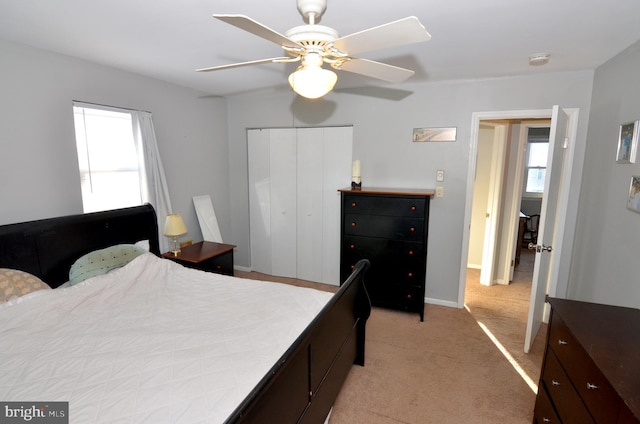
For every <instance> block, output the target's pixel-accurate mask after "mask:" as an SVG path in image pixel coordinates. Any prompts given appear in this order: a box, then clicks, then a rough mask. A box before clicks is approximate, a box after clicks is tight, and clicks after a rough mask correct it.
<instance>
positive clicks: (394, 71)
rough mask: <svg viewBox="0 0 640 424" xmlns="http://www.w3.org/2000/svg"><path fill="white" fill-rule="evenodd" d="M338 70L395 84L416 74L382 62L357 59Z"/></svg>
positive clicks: (345, 63)
mask: <svg viewBox="0 0 640 424" xmlns="http://www.w3.org/2000/svg"><path fill="white" fill-rule="evenodd" d="M338 69H340V70H341V71H347V72H353V73H354V74H360V75H365V76H368V77H372V78H377V79H380V80H383V81H387V82H395V83H398V82H402V81H404V80H406V79H408V78H409V77H411V76H412V75H413V74H415V72H414V71H412V70H411V69H405V68H399V67H397V66H393V65H388V64H386V63H382V62H374V61H372V60H367V59H357V58H351V59H350V60H347V61H345V62H344V63H343V64H342V66H340V67H339V68H338Z"/></svg>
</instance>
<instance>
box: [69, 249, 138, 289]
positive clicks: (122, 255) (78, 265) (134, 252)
mask: <svg viewBox="0 0 640 424" xmlns="http://www.w3.org/2000/svg"><path fill="white" fill-rule="evenodd" d="M143 253H146V251H145V250H144V249H142V248H141V247H138V246H135V245H133V244H117V245H115V246H111V247H107V248H106V249H100V250H94V251H93V252H91V253H87V254H86V255H84V256H82V257H80V258H79V259H78V260H77V261H75V263H74V264H73V265H71V269H70V270H69V284H71V285H74V284H78V283H80V282H82V281H84V280H86V279H87V278H91V277H95V276H96V275H102V274H106V273H107V272H109V271H111V270H114V269H116V268H120V267H123V266H125V265H126V264H128V263H129V262H131V261H132V260H133V259H135V258H137V257H138V256H140V255H142V254H143Z"/></svg>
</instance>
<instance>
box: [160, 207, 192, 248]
mask: <svg viewBox="0 0 640 424" xmlns="http://www.w3.org/2000/svg"><path fill="white" fill-rule="evenodd" d="M184 234H187V226H186V225H184V221H183V220H182V216H180V214H178V213H172V214H169V215H167V220H166V221H165V224H164V235H165V236H167V237H169V238H171V241H173V249H172V250H171V253H173V256H178V253H180V244H179V243H178V238H179V237H180V236H182V235H184Z"/></svg>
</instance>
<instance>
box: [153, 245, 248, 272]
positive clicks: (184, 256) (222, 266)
mask: <svg viewBox="0 0 640 424" xmlns="http://www.w3.org/2000/svg"><path fill="white" fill-rule="evenodd" d="M235 247H236V246H234V245H233V244H224V243H215V242H211V241H201V242H199V243H194V244H192V245H189V246H185V247H183V248H181V251H180V253H178V256H174V255H173V253H171V252H167V253H163V254H162V257H163V258H166V259H171V260H172V261H175V262H178V263H179V264H181V265H184V266H186V267H189V268H195V269H200V270H202V271H208V272H216V273H218V274H225V275H233V249H234V248H235Z"/></svg>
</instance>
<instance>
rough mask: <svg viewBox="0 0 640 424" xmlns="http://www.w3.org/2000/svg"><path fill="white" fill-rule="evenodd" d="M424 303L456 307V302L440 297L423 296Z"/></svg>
mask: <svg viewBox="0 0 640 424" xmlns="http://www.w3.org/2000/svg"><path fill="white" fill-rule="evenodd" d="M424 303H428V304H430V305H438V306H446V307H449V308H456V309H459V308H458V303H456V302H451V301H449V300H442V299H434V298H431V297H425V298H424Z"/></svg>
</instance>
